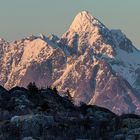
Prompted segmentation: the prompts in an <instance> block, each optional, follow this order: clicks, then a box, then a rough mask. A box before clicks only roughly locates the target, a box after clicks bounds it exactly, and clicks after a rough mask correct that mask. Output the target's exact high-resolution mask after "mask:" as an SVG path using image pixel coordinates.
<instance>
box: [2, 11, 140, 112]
mask: <svg viewBox="0 0 140 140" xmlns="http://www.w3.org/2000/svg"><path fill="white" fill-rule="evenodd" d="M33 81H35V82H36V84H37V85H38V86H40V87H42V86H45V87H46V86H47V85H52V86H56V87H57V88H58V90H59V92H60V93H63V92H65V91H67V90H69V91H70V93H71V95H72V96H73V99H74V100H75V104H80V102H85V103H86V104H95V105H98V106H102V107H106V108H108V109H110V110H112V111H113V112H115V113H117V114H121V113H131V112H133V113H137V114H140V92H139V91H140V51H139V50H138V49H137V48H136V47H135V46H134V45H133V44H132V42H131V41H130V40H129V39H128V38H127V37H126V35H125V34H124V33H123V32H122V31H121V30H109V29H108V28H107V27H106V26H105V25H103V24H102V23H101V22H100V21H99V20H98V19H96V18H95V17H93V16H92V15H91V14H90V13H88V12H87V11H83V12H81V13H79V14H78V15H77V16H76V17H75V19H74V21H73V22H72V24H71V26H70V28H69V29H68V30H67V32H66V33H65V34H64V35H63V36H62V37H61V38H58V37H57V36H55V35H53V34H52V35H50V36H48V37H46V36H44V35H39V36H30V37H27V38H24V39H21V40H17V41H14V42H11V43H8V42H6V41H5V40H4V39H0V85H2V86H4V87H5V88H7V89H9V88H11V87H14V86H16V85H18V86H23V87H26V86H27V85H28V84H29V82H33Z"/></svg>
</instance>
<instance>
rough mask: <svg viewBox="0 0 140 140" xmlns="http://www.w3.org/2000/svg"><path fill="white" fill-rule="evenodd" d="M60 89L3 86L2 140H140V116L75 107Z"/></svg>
mask: <svg viewBox="0 0 140 140" xmlns="http://www.w3.org/2000/svg"><path fill="white" fill-rule="evenodd" d="M64 95H65V96H64V97H61V96H60V95H59V93H58V92H57V89H56V88H51V87H48V88H46V89H45V88H44V89H43V88H42V89H38V88H37V87H36V86H35V84H30V85H29V86H28V89H25V88H23V87H14V88H12V89H10V90H9V91H7V90H6V89H4V88H3V87H0V109H1V111H0V122H1V123H0V139H1V140H22V139H23V140H29V139H30V140H33V139H34V140H37V139H40V140H46V139H51V140H60V139H61V140H65V139H67V140H75V139H95V140H98V139H103V140H105V139H108V140H112V139H116V140H119V139H128V138H129V139H131V138H133V139H137V138H138V137H140V116H138V115H134V114H124V115H121V116H118V115H115V114H114V113H112V112H111V111H109V110H108V109H105V108H101V107H98V106H95V105H93V106H92V105H86V104H84V103H81V106H80V107H77V106H74V105H73V103H72V98H71V97H70V95H69V94H68V93H65V94H64Z"/></svg>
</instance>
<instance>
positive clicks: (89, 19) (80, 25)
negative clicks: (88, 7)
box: [70, 11, 101, 32]
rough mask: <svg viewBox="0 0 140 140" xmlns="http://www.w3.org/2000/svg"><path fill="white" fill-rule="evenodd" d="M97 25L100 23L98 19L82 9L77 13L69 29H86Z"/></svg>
mask: <svg viewBox="0 0 140 140" xmlns="http://www.w3.org/2000/svg"><path fill="white" fill-rule="evenodd" d="M97 25H98V26H100V25H101V23H100V21H99V20H98V19H96V18H95V17H93V16H92V15H91V14H90V13H89V12H87V11H82V12H80V13H78V14H77V16H76V17H75V18H74V21H73V23H72V24H71V26H70V29H71V30H73V31H75V32H78V31H88V30H91V29H92V28H93V27H94V26H97Z"/></svg>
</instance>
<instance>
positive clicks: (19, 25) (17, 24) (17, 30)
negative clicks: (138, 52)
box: [0, 0, 140, 48]
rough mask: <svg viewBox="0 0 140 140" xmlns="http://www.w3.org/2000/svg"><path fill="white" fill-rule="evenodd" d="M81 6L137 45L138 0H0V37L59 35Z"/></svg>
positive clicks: (138, 26) (139, 27)
mask: <svg viewBox="0 0 140 140" xmlns="http://www.w3.org/2000/svg"><path fill="white" fill-rule="evenodd" d="M83 10H87V11H89V12H90V13H91V14H92V15H93V16H95V17H96V18H98V19H99V20H100V21H101V22H103V23H104V24H105V25H106V26H107V27H108V28H110V29H111V28H115V29H116V28H117V29H122V30H123V32H125V33H126V35H127V36H128V37H129V38H130V39H131V40H132V41H133V43H134V44H135V45H136V47H139V48H140V38H139V36H140V0H0V37H2V38H5V39H6V40H8V41H11V40H14V39H19V38H23V37H25V36H29V35H31V34H34V35H36V34H39V33H44V34H46V35H49V34H50V33H54V34H56V35H58V36H61V35H62V34H63V33H64V32H65V31H66V30H67V29H68V27H69V25H70V24H71V22H72V20H73V18H74V17H75V16H76V14H77V13H78V12H80V11H83Z"/></svg>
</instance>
